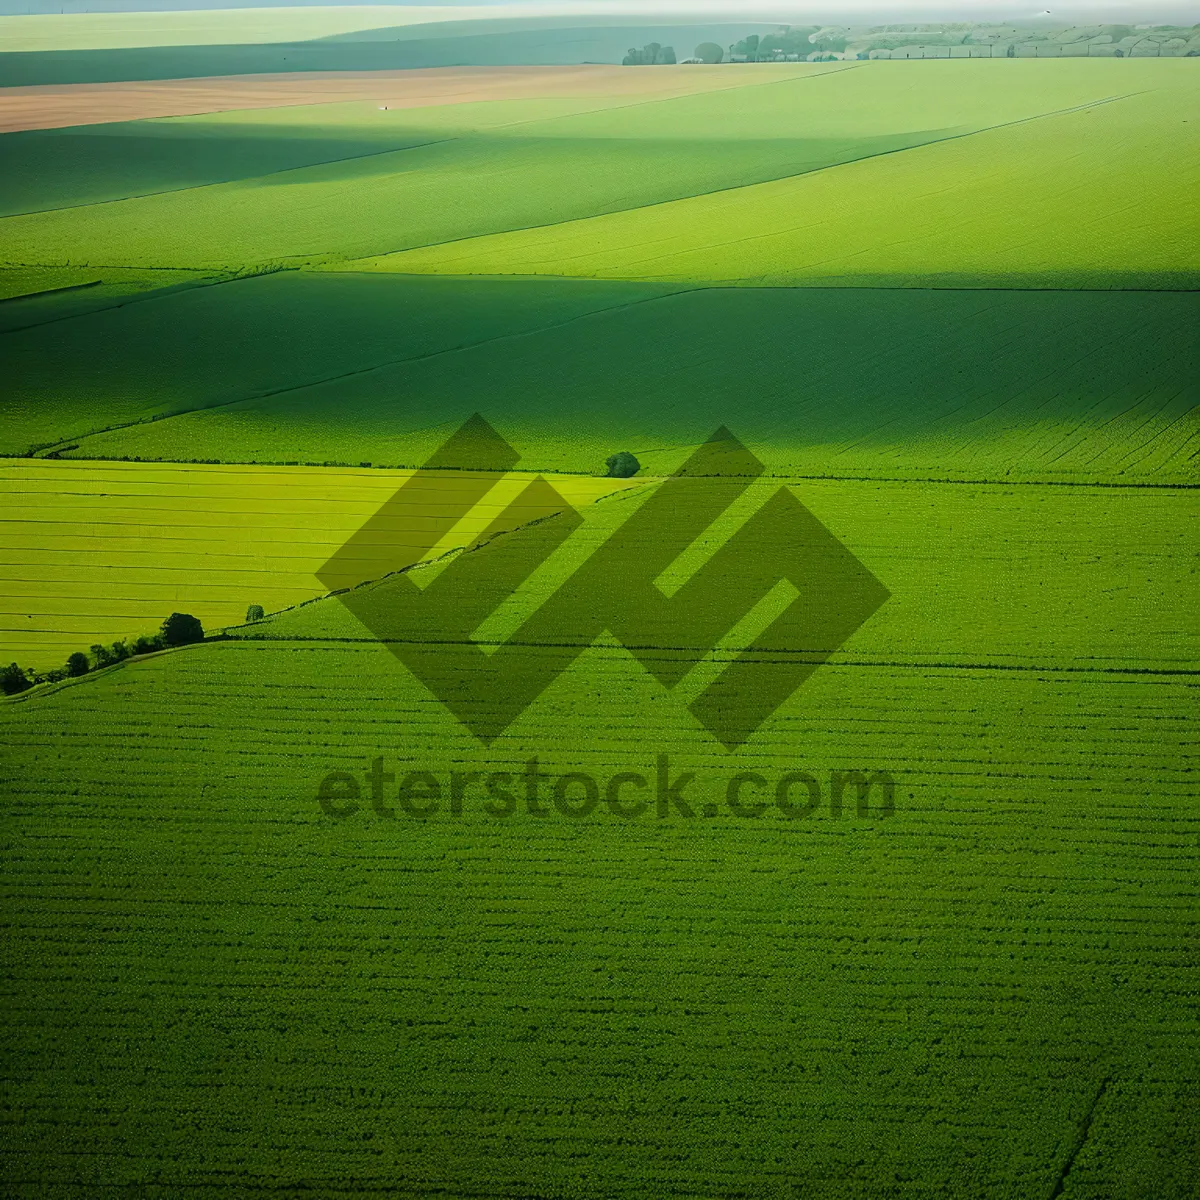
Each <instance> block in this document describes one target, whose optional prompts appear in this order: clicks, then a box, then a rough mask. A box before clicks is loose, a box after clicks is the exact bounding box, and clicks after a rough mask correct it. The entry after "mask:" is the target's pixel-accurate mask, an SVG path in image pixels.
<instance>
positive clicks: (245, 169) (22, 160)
mask: <svg viewBox="0 0 1200 1200" xmlns="http://www.w3.org/2000/svg"><path fill="white" fill-rule="evenodd" d="M434 136H436V135H435V134H428V133H425V132H423V131H420V130H416V131H414V130H412V129H410V128H406V127H392V128H388V127H381V128H376V129H372V128H370V127H369V126H368V125H367V124H366V122H364V123H363V124H362V125H358V126H345V127H342V128H341V129H339V128H338V127H336V126H321V125H317V124H314V125H311V126H310V125H288V124H283V123H280V124H269V123H266V122H263V123H261V124H251V123H237V124H233V123H222V122H218V121H213V122H204V121H198V120H195V119H187V120H170V119H164V120H151V121H128V122H118V123H113V124H105V125H85V126H79V127H77V128H71V129H37V130H24V131H21V132H17V133H7V134H3V135H0V216H12V215H14V214H18V213H30V212H43V211H45V210H47V209H54V208H72V207H76V206H79V205H85V204H97V203H103V202H105V201H110V200H121V199H125V198H128V197H132V196H145V195H152V194H154V193H157V192H165V191H176V190H179V189H181V188H190V187H201V186H203V185H205V184H211V183H228V182H230V181H232V180H236V179H246V178H250V177H253V176H257V175H267V174H270V173H272V172H275V171H290V170H294V169H295V168H297V167H306V166H311V165H313V164H316V163H326V162H333V161H338V160H341V159H347V158H349V159H354V158H361V156H363V155H367V154H379V153H381V152H383V151H386V150H396V149H401V148H403V147H405V146H409V145H413V144H414V143H416V142H420V141H427V140H430V138H432V137H434Z"/></svg>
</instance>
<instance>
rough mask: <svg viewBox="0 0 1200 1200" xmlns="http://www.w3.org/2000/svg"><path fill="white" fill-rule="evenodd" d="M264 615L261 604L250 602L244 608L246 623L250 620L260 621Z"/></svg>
mask: <svg viewBox="0 0 1200 1200" xmlns="http://www.w3.org/2000/svg"><path fill="white" fill-rule="evenodd" d="M265 616H266V613H264V612H263V606H262V605H261V604H252V605H250V607H249V608H248V609H246V624H247V625H248V624H249V623H250V622H251V621H261V620H262V619H263V617H265Z"/></svg>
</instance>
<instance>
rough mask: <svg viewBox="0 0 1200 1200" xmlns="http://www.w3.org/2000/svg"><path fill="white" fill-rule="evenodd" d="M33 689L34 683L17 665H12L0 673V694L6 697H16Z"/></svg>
mask: <svg viewBox="0 0 1200 1200" xmlns="http://www.w3.org/2000/svg"><path fill="white" fill-rule="evenodd" d="M31 687H33V681H32V680H31V679H30V678H29V676H28V675H26V674H25V672H24V671H23V670H22V669H21V668H20V667H18V666H17V664H16V663H10V664H9V665H8V666H7V667H5V668H4V670H2V671H0V692H3V693H4V694H5V695H6V696H15V695H16V694H17V693H18V692H25V691H28V690H29V689H30V688H31Z"/></svg>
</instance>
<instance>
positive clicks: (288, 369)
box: [14, 275, 1200, 478]
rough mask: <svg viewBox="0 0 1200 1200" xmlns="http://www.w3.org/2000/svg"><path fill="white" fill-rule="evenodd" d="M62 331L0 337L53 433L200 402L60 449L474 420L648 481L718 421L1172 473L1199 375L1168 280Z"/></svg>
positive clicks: (249, 285)
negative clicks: (68, 403) (1127, 288)
mask: <svg viewBox="0 0 1200 1200" xmlns="http://www.w3.org/2000/svg"><path fill="white" fill-rule="evenodd" d="M597 310H604V311H597ZM73 324H74V326H75V327H74V328H71V327H70V326H69V325H67V324H63V325H60V326H59V327H58V329H57V331H55V333H54V337H55V339H56V346H57V347H58V349H57V350H56V353H55V354H54V355H50V354H48V352H47V350H46V348H45V347H44V346H43V345H41V343H40V342H39V339H38V338H37V337H36V336H35V335H36V332H37V331H32V332H31V333H30V334H28V335H24V336H27V338H28V340H27V341H26V342H24V343H23V344H19V348H20V349H21V350H22V351H23V352H24V354H25V358H24V360H23V361H24V362H25V363H27V364H28V366H27V368H26V369H25V370H23V371H22V372H21V374H20V375H18V376H17V378H18V379H19V380H20V382H21V386H20V387H19V388H18V389H16V394H23V395H24V396H25V397H26V400H25V401H24V403H26V404H28V405H29V406H31V407H33V408H36V409H37V411H38V412H40V413H41V414H43V424H44V426H45V427H47V428H49V426H50V425H51V424H52V423H53V424H55V425H56V426H57V428H58V429H59V430H63V431H64V432H62V433H61V436H66V432H65V431H68V430H69V429H71V428H73V429H74V431H75V432H79V431H80V430H79V427H78V421H79V420H80V419H83V418H77V419H76V424H75V425H74V426H72V425H71V420H70V419H68V417H67V415H65V414H64V415H63V416H62V417H60V418H58V419H57V420H55V421H54V422H52V421H51V420H50V419H48V418H49V416H50V414H51V413H53V412H54V411H55V409H56V407H61V406H62V405H63V404H64V400H63V397H64V396H70V397H72V398H73V400H72V403H76V402H77V403H78V405H81V406H83V408H84V409H86V414H91V415H88V416H87V419H89V420H92V421H94V422H96V421H100V420H102V419H104V418H105V417H108V418H109V419H110V421H111V417H112V415H113V413H114V412H115V409H114V408H113V404H114V400H113V397H115V396H120V397H123V398H124V399H123V400H122V403H125V404H128V405H130V406H132V405H133V404H134V399H135V398H136V397H138V396H139V395H140V399H139V400H137V403H139V404H141V405H143V406H144V409H145V411H146V412H147V413H152V412H154V411H158V412H162V411H163V410H164V407H165V406H164V405H163V397H164V396H169V397H171V405H172V407H174V408H175V409H176V410H177V411H178V410H182V409H187V408H193V407H195V408H200V407H204V406H214V405H219V406H221V407H210V408H209V410H208V411H205V412H199V413H196V414H192V415H184V416H178V417H174V418H172V419H170V420H166V421H156V422H154V423H151V424H140V425H134V426H131V427H129V428H127V429H123V430H118V431H116V432H113V433H111V434H106V435H101V436H97V437H95V438H91V439H88V440H87V441H85V442H84V444H83V445H82V447H81V449H80V450H79V451H78V453H79V455H81V456H85V457H86V456H88V455H89V454H96V455H101V456H108V455H112V456H123V455H129V456H138V457H145V458H199V459H230V460H235V461H270V462H281V461H282V462H288V461H298V462H318V463H319V462H327V461H331V462H344V463H349V464H352V465H357V464H358V463H359V462H370V463H374V464H375V465H398V466H415V465H419V464H420V463H422V462H423V461H424V460H425V459H426V458H427V457H428V455H429V454H430V453H432V451H433V450H434V449H435V448H436V447H437V446H438V445H439V444H440V442H441V440H443V439H444V437H445V436H446V433H447V432H448V428H449V427H454V426H456V425H457V424H458V423H460V422H461V420H462V419H463V416H464V414H466V413H468V412H470V411H472V410H478V411H480V412H482V413H484V414H485V415H486V416H487V417H488V419H489V420H490V421H491V422H492V423H493V424H494V425H495V426H496V427H497V429H499V430H501V431H502V432H503V434H504V436H505V437H507V438H508V439H509V440H510V441H512V443H513V444H514V445H516V446H518V447H519V448H520V450H521V452H522V455H523V458H522V462H521V464H520V465H521V467H522V468H525V469H539V470H567V471H584V472H595V471H599V470H601V469H602V464H603V463H604V460H605V458H606V457H607V456H608V455H609V454H612V453H613V452H614V450H617V449H629V450H632V451H633V452H634V453H635V454H636V455H637V456H638V458H639V459H640V460H641V461H642V462H643V464H645V465H646V467H647V469H648V471H649V472H650V473H655V472H669V471H670V470H672V469H673V468H674V466H675V465H677V462H678V461H682V458H683V457H686V451H687V448H688V447H689V446H695V445H698V444H699V443H700V442H702V441H703V440H704V439H705V437H707V436H708V434H709V432H710V431H711V430H712V429H713V428H715V427H716V426H718V425H720V424H722V423H725V422H727V421H733V422H735V423H736V425H737V428H738V431H739V434H740V435H741V436H742V437H743V439H744V440H745V441H746V443H747V444H748V445H752V446H754V447H755V448H756V451H759V452H761V454H762V455H763V457H764V461H765V462H766V464H767V469H768V471H782V472H789V471H790V472H799V473H815V474H835V475H836V474H855V473H864V472H865V473H868V474H875V475H879V474H888V473H889V472H893V471H895V472H900V473H908V474H912V473H913V472H917V473H923V474H927V475H931V476H933V477H937V478H942V477H953V478H964V477H965V478H1006V477H1009V475H1010V474H1014V473H1015V475H1017V476H1022V475H1024V477H1028V476H1029V475H1030V474H1031V473H1032V474H1034V475H1035V476H1036V475H1037V473H1038V472H1046V471H1050V472H1053V471H1060V470H1062V471H1074V472H1076V473H1078V472H1082V473H1083V474H1084V475H1087V473H1088V472H1091V473H1092V474H1093V475H1095V476H1096V477H1110V476H1111V477H1114V478H1117V477H1121V476H1122V475H1123V474H1130V475H1131V476H1132V477H1139V473H1141V474H1147V473H1150V474H1152V473H1153V472H1154V471H1157V470H1158V468H1159V466H1162V465H1164V463H1166V459H1165V458H1164V457H1163V456H1164V455H1166V456H1167V457H1170V455H1174V456H1175V457H1174V462H1175V466H1174V468H1172V469H1176V470H1177V471H1183V470H1184V469H1185V468H1186V461H1185V459H1184V458H1182V457H1180V456H1181V455H1184V454H1185V453H1186V444H1187V439H1188V437H1189V430H1191V431H1192V432H1194V431H1195V409H1196V404H1197V400H1198V395H1197V382H1196V381H1197V379H1198V378H1200V369H1198V367H1200V336H1198V334H1197V330H1198V329H1200V296H1197V295H1195V294H1188V293H1170V292H1124V291H1107V292H1069V291H1065V292H1054V291H1034V290H1024V291H1023V290H1009V291H993V290H982V289H975V290H945V289H936V288H935V289H929V290H917V289H906V288H893V289H863V288H826V289H813V288H809V289H806V288H796V289H784V288H780V289H769V288H763V289H749V288H727V289H707V290H697V291H684V292H679V293H674V294H670V293H667V292H666V291H665V290H664V288H663V286H662V285H659V286H658V287H653V286H648V285H640V284H628V283H617V282H599V281H582V280H575V281H571V280H506V281H501V280H467V279H459V280H451V279H434V278H416V277H414V278H408V279H405V278H403V277H386V276H385V277H380V276H350V275H339V276H300V275H285V276H275V277H271V278H269V279H264V280H258V281H250V282H243V283H236V284H228V285H223V286H221V287H218V288H212V289H206V290H205V292H204V293H198V294H195V296H194V297H189V296H183V297H179V298H176V299H174V300H172V301H171V302H170V304H168V303H166V302H164V303H163V304H162V305H159V304H157V303H151V304H146V305H142V306H131V307H130V308H128V309H125V310H122V313H120V314H111V315H110V314H101V315H99V316H97V317H95V318H90V319H88V320H86V321H84V320H81V321H79V322H77V323H73ZM64 335H67V336H64ZM47 336H49V335H48V334H47ZM14 340H15V339H14ZM164 345H169V346H170V347H171V352H170V355H169V357H168V356H166V355H164V354H163V352H162V347H163V346H164ZM264 347H270V348H271V352H270V353H264V352H263V348H264ZM458 347H462V348H461V349H460V348H458ZM398 360H402V361H398ZM47 363H51V364H53V365H52V366H51V367H50V368H49V369H48V368H47ZM89 405H90V406H91V407H88V406H89ZM155 406H157V408H156V407H155ZM86 414H85V415H86ZM134 419H136V417H135V418H134ZM91 427H93V428H95V427H96V426H95V424H93V425H92V426H91ZM1164 433H1165V434H1169V438H1168V441H1169V445H1170V446H1171V447H1174V449H1171V450H1170V453H1169V454H1168V451H1166V450H1163V451H1162V453H1161V454H1160V455H1159V459H1161V460H1162V461H1159V460H1158V459H1146V461H1145V463H1144V464H1143V465H1139V459H1138V456H1139V455H1141V454H1143V451H1145V453H1147V454H1149V453H1150V452H1151V450H1152V449H1153V443H1155V440H1156V439H1157V438H1158V436H1159V434H1164ZM1170 439H1174V440H1173V441H1171V440H1170ZM31 440H34V439H31ZM43 440H44V441H50V437H49V436H47V437H46V438H44V439H43ZM1167 444H1168V443H1166V442H1164V443H1160V445H1167ZM1146 447H1150V449H1146ZM1153 453H1155V454H1158V453H1159V451H1158V450H1154V451H1153ZM1156 464H1157V465H1156ZM1167 465H1169V464H1167Z"/></svg>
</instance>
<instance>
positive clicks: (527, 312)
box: [0, 272, 666, 465]
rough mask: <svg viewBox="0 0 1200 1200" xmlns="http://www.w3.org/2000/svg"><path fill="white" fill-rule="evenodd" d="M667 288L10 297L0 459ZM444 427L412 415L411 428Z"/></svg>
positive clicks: (277, 283)
mask: <svg viewBox="0 0 1200 1200" xmlns="http://www.w3.org/2000/svg"><path fill="white" fill-rule="evenodd" d="M95 274H96V273H95V272H92V273H91V275H90V277H92V278H94V277H95ZM101 274H103V273H101ZM174 274H175V275H176V276H178V275H180V274H185V273H174ZM73 277H75V278H77V277H78V276H73ZM54 278H56V279H57V278H59V277H58V276H54ZM99 290H100V289H98V288H97V289H92V290H89V291H86V292H82V293H77V294H78V295H81V296H86V297H90V296H92V294H93V291H99ZM665 291H666V289H664V288H662V287H660V286H656V285H649V286H647V285H644V284H616V285H614V284H609V283H601V284H592V283H575V282H573V281H568V282H565V283H563V284H559V285H557V286H555V285H552V286H549V287H547V286H546V285H544V284H543V283H542V282H541V281H531V282H530V283H528V284H525V283H521V282H519V281H518V282H515V283H510V282H500V283H494V284H490V283H486V282H480V283H478V284H474V285H470V286H467V287H465V288H464V287H463V285H462V284H461V283H460V282H458V281H455V280H449V281H448V280H439V279H429V280H415V281H414V280H409V279H404V278H397V277H395V276H388V275H367V276H356V275H334V274H301V273H298V272H279V273H276V274H273V275H266V276H260V277H257V278H254V279H244V280H234V281H228V282H223V283H219V284H217V285H216V286H209V287H199V288H196V287H191V288H186V289H180V290H178V291H176V292H174V293H173V294H170V295H167V296H160V297H158V298H139V299H138V302H137V303H124V304H123V305H122V306H120V307H113V308H111V309H108V310H106V311H101V312H95V313H91V314H84V315H79V316H76V317H73V318H71V319H69V320H56V319H53V318H54V317H55V316H62V315H64V314H63V313H60V312H56V311H55V312H51V313H46V312H45V311H43V310H42V309H40V308H38V306H39V305H40V304H42V303H43V301H39V300H34V301H14V302H12V303H10V304H4V305H0V318H5V317H7V318H8V319H10V320H11V321H12V323H13V324H14V325H17V324H21V325H33V327H32V328H25V329H22V330H20V331H19V332H14V333H10V334H8V335H6V336H4V357H5V362H6V368H7V372H8V374H7V378H6V381H5V388H4V391H3V395H2V396H0V414H2V415H3V425H4V430H5V438H6V440H5V442H4V444H3V445H2V446H0V449H3V450H4V451H7V452H8V453H16V454H21V453H26V452H28V451H29V450H30V449H31V448H32V447H38V446H40V447H47V448H48V447H52V446H54V445H62V444H64V443H66V442H78V441H79V439H80V438H82V437H83V436H84V435H86V434H88V433H90V432H92V431H94V430H97V429H105V428H112V427H114V426H121V425H124V424H127V423H129V422H141V421H146V420H153V419H155V418H159V417H162V416H164V415H166V414H170V413H173V412H181V411H188V410H193V409H202V408H206V407H209V406H212V405H226V404H236V403H239V402H241V401H242V400H244V399H245V398H246V397H247V396H255V395H256V396H260V397H265V396H270V395H272V394H275V393H279V392H283V393H286V394H291V392H292V391H293V390H294V389H295V388H298V387H305V386H307V385H310V384H312V383H314V382H317V381H320V380H322V379H341V380H344V381H348V380H351V379H353V378H355V377H357V376H358V375H360V374H362V373H367V374H374V373H376V372H378V371H379V370H381V369H383V368H384V367H385V366H386V364H389V363H396V362H398V361H401V360H407V359H420V358H423V357H426V356H429V355H440V356H443V357H444V356H445V354H447V353H448V352H453V351H455V350H457V349H459V348H461V347H464V346H469V345H472V344H474V343H477V342H484V341H488V340H490V339H494V338H497V337H501V338H509V337H512V336H514V335H517V334H521V333H524V332H527V331H529V330H533V329H545V328H548V327H555V326H559V325H562V324H563V323H565V322H569V321H572V320H574V319H577V318H579V317H581V316H583V315H586V314H588V313H590V312H594V311H595V310H596V309H599V308H606V307H611V306H615V305H622V304H627V303H631V302H635V301H638V300H641V299H644V298H646V297H649V296H657V295H662V294H664V292H665ZM51 299H53V297H47V298H46V300H47V301H48V300H51ZM68 300H69V297H64V298H63V299H62V300H60V301H59V303H61V304H66V303H68ZM97 303H98V302H97ZM8 310H14V311H13V312H9V311H8ZM15 310H21V311H22V312H23V313H24V315H23V316H21V315H20V314H18V313H17V312H16V311H15ZM70 311H71V310H67V312H68V313H69V312H70ZM39 322H40V323H39ZM465 402H466V403H469V399H468V400H466V401H465ZM343 415H344V416H345V417H346V418H347V419H348V420H350V421H351V422H353V421H354V420H356V419H357V418H356V417H355V415H354V414H351V413H346V414H343ZM413 418H414V415H413V414H412V413H403V412H402V411H401V410H399V409H397V411H396V412H395V414H394V422H395V424H394V429H395V431H396V432H397V433H399V434H404V433H408V432H410V431H411V430H412V429H413V428H414V424H413ZM442 419H444V418H440V417H439V418H436V419H433V420H431V419H425V418H422V417H421V416H420V415H416V416H415V425H416V426H418V427H424V426H427V425H430V424H434V423H436V421H437V420H442ZM169 436H173V435H169ZM239 452H240V448H239V447H238V446H236V445H235V444H233V443H230V444H229V445H228V446H227V447H226V450H225V451H222V452H220V453H218V454H215V455H214V454H212V453H211V452H209V451H208V450H207V448H205V449H204V452H203V453H201V452H200V450H198V449H194V448H192V447H189V446H188V445H186V444H185V443H183V442H179V441H173V451H172V456H173V457H174V458H176V459H185V460H186V459H192V460H194V459H197V458H201V457H205V458H214V459H216V460H222V459H233V458H236V457H237V455H238V453H239ZM330 457H331V455H323V456H322V459H321V461H325V459H326V458H330ZM369 457H370V456H367V458H369ZM285 461H287V459H286V458H285ZM360 461H363V460H362V459H361V458H360V459H356V460H355V463H356V465H357V463H358V462H360Z"/></svg>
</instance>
